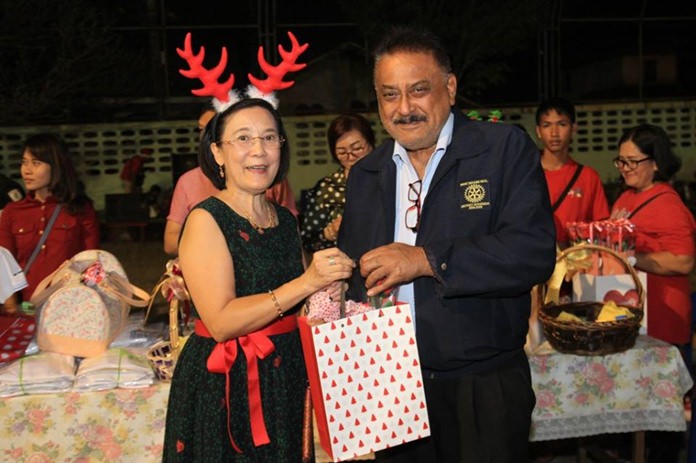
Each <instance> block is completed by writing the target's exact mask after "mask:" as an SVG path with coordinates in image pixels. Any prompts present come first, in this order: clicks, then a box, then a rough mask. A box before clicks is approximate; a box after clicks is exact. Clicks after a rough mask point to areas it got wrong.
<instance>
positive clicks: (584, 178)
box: [536, 98, 609, 248]
mask: <svg viewBox="0 0 696 463" xmlns="http://www.w3.org/2000/svg"><path fill="white" fill-rule="evenodd" d="M576 130H577V124H576V122H575V107H574V106H573V104H572V103H571V102H570V101H568V100H566V99H563V98H550V99H548V100H545V101H543V102H542V103H541V104H540V105H539V107H538V108H537V111H536V134H537V137H539V139H540V140H541V142H542V143H543V145H544V147H543V150H542V152H541V166H542V167H543V169H544V175H545V176H546V183H547V185H548V188H549V196H550V198H551V205H552V208H553V219H554V223H555V225H556V243H558V245H559V246H560V247H561V248H564V247H567V246H568V234H567V232H566V228H565V225H566V223H568V222H581V221H582V222H589V221H594V220H600V219H606V218H608V217H609V206H608V204H607V197H606V195H605V193H604V186H603V185H602V180H601V179H600V177H599V174H598V173H597V171H596V170H594V169H593V168H591V167H589V166H583V165H581V164H578V163H577V162H575V160H574V159H573V158H572V157H571V156H570V142H571V140H572V137H573V134H574V133H575V132H576Z"/></svg>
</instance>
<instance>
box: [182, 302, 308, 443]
mask: <svg viewBox="0 0 696 463" xmlns="http://www.w3.org/2000/svg"><path fill="white" fill-rule="evenodd" d="M296 329H297V318H296V317H294V316H288V317H283V318H279V319H277V320H276V321H275V322H273V323H271V324H270V325H268V326H267V327H265V328H263V329H261V330H259V331H254V332H253V333H249V334H247V335H245V336H239V337H238V338H234V339H228V340H227V341H225V342H219V343H217V345H216V346H215V348H214V349H213V351H212V352H211V353H210V356H209V357H208V364H207V366H208V371H209V372H211V373H222V374H224V375H225V377H226V379H225V405H226V406H227V435H228V436H229V438H230V443H231V444H232V447H233V448H234V450H235V451H236V452H237V453H242V451H241V449H240V448H239V447H238V446H237V444H236V443H235V442H234V439H233V438H232V430H231V428H230V417H231V412H230V399H229V397H230V375H229V372H230V369H231V368H232V365H233V364H234V361H235V359H236V358H237V343H239V346H240V347H241V348H242V351H243V352H244V356H245V357H246V360H247V393H248V394H249V417H250V418H251V435H252V436H253V439H254V445H255V446H256V447H259V446H261V445H265V444H268V443H270V442H271V440H270V439H269V438H268V432H267V431H266V423H265V422H264V420H263V408H262V406H261V388H260V384H259V365H258V360H257V358H260V359H264V358H266V357H267V356H268V355H269V354H271V353H272V352H273V351H274V350H275V346H274V345H273V343H272V342H271V340H270V339H269V338H268V337H269V336H273V335H277V334H285V333H289V332H291V331H293V330H296ZM195 332H196V334H197V335H199V336H203V337H206V338H210V337H212V336H210V332H208V329H207V328H206V327H205V325H204V324H203V322H202V321H200V320H196V325H195Z"/></svg>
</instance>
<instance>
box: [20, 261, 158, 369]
mask: <svg viewBox="0 0 696 463" xmlns="http://www.w3.org/2000/svg"><path fill="white" fill-rule="evenodd" d="M149 299H150V295H149V294H148V293H147V292H145V291H144V290H142V289H140V288H138V287H137V286H134V285H133V284H131V283H130V282H129V281H128V277H127V276H126V273H125V271H124V270H123V267H122V266H121V264H120V263H119V261H118V259H116V257H115V256H114V255H113V254H111V253H109V252H107V251H104V250H100V249H93V250H88V251H83V252H80V253H78V254H76V255H75V256H73V257H72V258H71V259H70V260H67V261H66V262H64V263H63V265H61V266H60V267H59V268H58V269H57V270H56V271H55V272H53V273H52V274H51V275H49V276H47V277H46V278H45V279H44V280H43V281H42V282H41V283H39V285H38V286H37V288H36V290H35V291H34V294H33V295H32V297H31V303H32V304H33V305H34V307H35V308H36V309H37V317H38V322H37V327H36V341H37V344H38V346H39V349H41V350H42V351H47V352H57V353H60V354H66V355H73V356H76V357H94V356H96V355H99V354H101V353H103V352H104V351H106V349H107V348H108V347H109V344H111V342H112V341H113V340H114V339H115V338H116V337H117V336H118V335H119V334H120V333H121V331H123V329H124V327H125V325H126V322H127V319H128V314H129V312H130V308H131V306H135V307H145V306H147V304H148V301H149Z"/></svg>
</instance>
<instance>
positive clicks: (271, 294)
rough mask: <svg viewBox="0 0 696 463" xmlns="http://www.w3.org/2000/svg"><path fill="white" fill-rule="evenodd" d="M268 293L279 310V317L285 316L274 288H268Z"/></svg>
mask: <svg viewBox="0 0 696 463" xmlns="http://www.w3.org/2000/svg"><path fill="white" fill-rule="evenodd" d="M268 294H269V295H270V296H271V299H273V304H274V305H275V308H276V310H277V311H278V318H283V315H285V314H284V313H283V309H281V308H280V304H278V299H276V296H275V293H274V292H273V290H272V289H269V290H268Z"/></svg>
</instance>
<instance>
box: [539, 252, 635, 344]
mask: <svg viewBox="0 0 696 463" xmlns="http://www.w3.org/2000/svg"><path fill="white" fill-rule="evenodd" d="M585 250H590V251H596V252H605V253H608V254H611V255H613V256H614V257H616V258H618V259H619V260H620V261H621V262H623V263H624V265H625V267H626V269H627V271H628V273H629V274H630V275H631V277H632V278H633V281H634V283H635V286H636V291H637V293H638V301H639V304H638V307H627V308H628V309H629V310H630V311H631V313H633V315H634V317H633V318H626V319H623V320H617V321H612V322H602V323H597V322H594V321H582V322H577V321H560V320H557V319H556V317H557V316H558V314H560V313H561V312H562V311H565V312H568V313H570V314H573V315H577V316H579V317H581V318H583V319H587V320H596V318H597V315H598V314H599V312H600V310H601V309H602V306H603V305H604V303H603V302H600V301H597V302H571V303H568V304H545V305H542V306H541V308H540V310H539V321H540V322H541V325H542V329H543V331H544V336H545V337H546V339H547V340H548V341H549V344H551V346H552V347H553V348H554V349H556V350H557V351H559V352H563V353H567V354H575V355H605V354H613V353H616V352H621V351H624V350H627V349H630V348H631V347H633V345H634V344H635V341H636V338H637V337H638V331H639V329H640V322H641V320H642V319H643V306H644V303H645V291H644V288H643V285H642V284H641V282H640V280H639V279H638V275H637V274H636V271H635V270H634V269H633V267H632V266H631V265H630V264H629V263H628V262H626V260H625V259H624V258H623V257H622V256H621V255H620V254H618V253H617V252H615V251H614V250H613V249H610V248H607V247H604V246H598V245H593V244H582V245H578V246H573V247H570V248H568V249H566V250H565V251H563V252H561V253H560V254H559V255H558V258H557V262H560V261H561V259H567V257H568V256H569V255H570V254H572V253H573V252H577V251H585Z"/></svg>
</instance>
